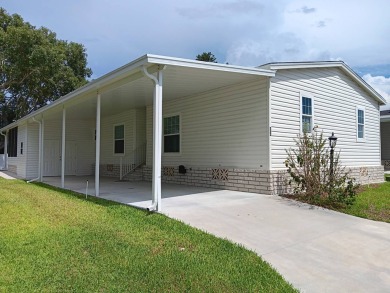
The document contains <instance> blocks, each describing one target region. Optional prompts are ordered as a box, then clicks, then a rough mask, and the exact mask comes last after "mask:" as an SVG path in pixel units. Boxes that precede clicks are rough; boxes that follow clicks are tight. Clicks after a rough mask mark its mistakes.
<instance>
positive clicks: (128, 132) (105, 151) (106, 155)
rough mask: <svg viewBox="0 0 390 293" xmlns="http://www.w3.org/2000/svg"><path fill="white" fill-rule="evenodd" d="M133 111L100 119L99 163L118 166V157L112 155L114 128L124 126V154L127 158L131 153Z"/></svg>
mask: <svg viewBox="0 0 390 293" xmlns="http://www.w3.org/2000/svg"><path fill="white" fill-rule="evenodd" d="M134 119H135V109H131V110H127V111H124V112H122V113H119V114H115V115H111V116H106V117H102V119H101V145H100V163H101V164H119V160H120V157H121V156H122V157H123V155H118V154H116V155H114V126H115V125H121V124H123V125H124V126H125V154H124V156H125V157H126V156H129V155H130V154H131V153H132V151H133V144H134V143H133V138H134Z"/></svg>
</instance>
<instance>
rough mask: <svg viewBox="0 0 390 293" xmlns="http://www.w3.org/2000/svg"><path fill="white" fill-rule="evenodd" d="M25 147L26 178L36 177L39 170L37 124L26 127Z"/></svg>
mask: <svg viewBox="0 0 390 293" xmlns="http://www.w3.org/2000/svg"><path fill="white" fill-rule="evenodd" d="M27 142H28V143H27V146H26V156H27V165H26V178H27V179H33V178H37V177H38V170H39V124H38V123H29V124H28V125H27Z"/></svg>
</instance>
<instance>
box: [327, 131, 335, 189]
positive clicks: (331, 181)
mask: <svg viewBox="0 0 390 293" xmlns="http://www.w3.org/2000/svg"><path fill="white" fill-rule="evenodd" d="M328 139H329V147H330V168H329V173H330V174H329V175H330V178H329V179H330V184H331V186H332V187H333V176H334V171H333V154H334V148H335V147H336V143H337V137H336V136H334V132H332V136H329V137H328Z"/></svg>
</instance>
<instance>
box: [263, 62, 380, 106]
mask: <svg viewBox="0 0 390 293" xmlns="http://www.w3.org/2000/svg"><path fill="white" fill-rule="evenodd" d="M325 67H340V68H341V69H342V70H343V71H344V72H345V73H347V74H348V75H349V76H350V77H351V78H352V79H353V80H354V81H355V82H356V83H357V84H359V85H360V86H361V87H362V88H363V89H365V90H366V92H368V93H369V94H370V95H371V96H372V97H374V98H375V99H376V100H377V101H378V102H379V103H380V105H385V104H386V100H385V99H384V98H383V97H382V96H381V95H380V94H379V93H378V92H377V91H376V90H374V89H373V88H372V87H371V86H370V85H369V84H368V83H367V82H365V81H364V80H363V79H362V78H361V77H360V76H359V75H358V74H356V73H355V71H353V70H352V69H351V68H350V67H349V66H348V65H347V64H345V63H344V62H343V61H315V62H281V63H269V64H264V65H261V66H259V68H268V69H271V70H282V69H305V68H325Z"/></svg>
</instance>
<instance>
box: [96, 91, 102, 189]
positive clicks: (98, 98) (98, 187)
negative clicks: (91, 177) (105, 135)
mask: <svg viewBox="0 0 390 293" xmlns="http://www.w3.org/2000/svg"><path fill="white" fill-rule="evenodd" d="M100 100H101V97H100V93H98V95H97V101H96V157H95V195H96V196H99V194H100V169H99V167H100V112H101V111H100V107H101V105H100Z"/></svg>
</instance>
